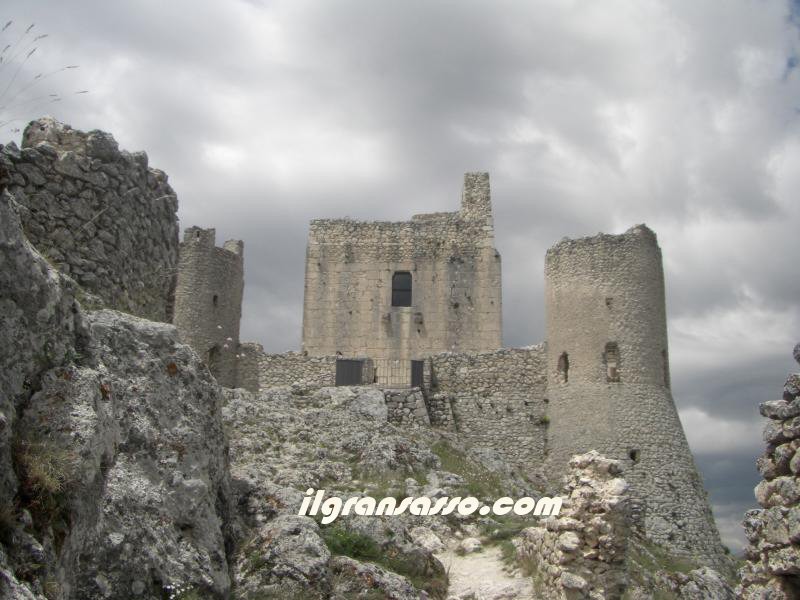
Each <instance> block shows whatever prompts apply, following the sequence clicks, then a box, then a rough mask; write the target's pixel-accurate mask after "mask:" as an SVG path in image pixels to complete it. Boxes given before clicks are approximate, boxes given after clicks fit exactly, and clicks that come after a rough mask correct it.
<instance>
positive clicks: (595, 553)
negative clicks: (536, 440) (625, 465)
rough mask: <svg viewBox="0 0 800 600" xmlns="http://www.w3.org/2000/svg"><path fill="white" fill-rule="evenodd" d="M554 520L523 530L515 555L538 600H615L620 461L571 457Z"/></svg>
mask: <svg viewBox="0 0 800 600" xmlns="http://www.w3.org/2000/svg"><path fill="white" fill-rule="evenodd" d="M569 467H570V471H569V474H568V475H567V477H566V481H565V483H566V485H565V492H566V499H565V501H564V505H563V507H562V509H561V513H560V514H559V516H557V517H548V518H547V519H545V520H544V521H543V523H541V525H539V526H536V527H530V528H528V529H525V530H523V532H522V535H521V538H520V540H519V541H518V545H517V553H518V556H519V558H520V561H521V562H522V563H523V564H528V565H531V567H532V569H533V570H534V573H533V579H534V588H535V590H536V592H537V594H539V596H537V597H540V598H543V599H551V598H552V599H561V598H575V599H577V598H620V597H621V595H622V592H623V591H624V589H625V586H626V583H627V577H626V552H627V544H628V535H629V533H630V532H629V521H628V514H627V511H628V485H627V483H625V480H624V479H622V478H621V477H620V475H621V474H622V467H621V465H620V463H619V461H616V460H610V459H607V458H605V457H604V456H601V455H600V454H598V453H597V452H594V451H592V452H588V453H586V454H583V455H579V456H575V457H574V458H572V460H570V463H569Z"/></svg>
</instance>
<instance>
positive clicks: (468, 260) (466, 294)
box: [303, 173, 502, 359]
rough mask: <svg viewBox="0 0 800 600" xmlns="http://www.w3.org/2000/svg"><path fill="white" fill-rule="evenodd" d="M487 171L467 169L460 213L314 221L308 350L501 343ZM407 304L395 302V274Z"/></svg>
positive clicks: (387, 352) (352, 353) (398, 350)
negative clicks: (402, 278) (404, 279)
mask: <svg viewBox="0 0 800 600" xmlns="http://www.w3.org/2000/svg"><path fill="white" fill-rule="evenodd" d="M493 244H494V232H493V225H492V216H491V203H490V198H489V179H488V174H486V173H472V174H467V175H466V176H465V179H464V193H463V197H462V210H461V211H460V212H454V213H436V214H431V215H417V216H415V217H413V218H412V220H411V221H406V222H399V223H389V222H358V221H351V220H348V219H338V220H316V221H312V222H311V226H310V231H309V239H308V248H307V254H306V274H305V298H304V305H303V348H304V350H306V351H307V352H308V353H309V354H312V355H331V354H336V352H341V354H342V356H344V357H358V356H368V357H370V358H398V359H420V358H425V357H426V356H430V355H431V354H436V353H439V352H445V351H458V352H464V351H484V350H494V349H497V348H499V347H500V346H501V345H502V343H501V296H500V255H499V254H498V253H497V251H496V250H495V249H494V247H493ZM397 271H408V272H409V273H411V277H412V288H413V289H412V306H410V307H393V306H391V296H392V276H393V275H394V273H395V272H397Z"/></svg>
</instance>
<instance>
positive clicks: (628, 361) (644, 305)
mask: <svg viewBox="0 0 800 600" xmlns="http://www.w3.org/2000/svg"><path fill="white" fill-rule="evenodd" d="M545 307H546V312H547V354H548V358H547V380H548V386H547V388H548V389H547V394H548V399H549V410H548V415H549V417H550V426H549V430H548V447H549V457H548V460H549V463H550V464H549V469H548V472H549V473H551V474H552V475H553V476H554V477H556V478H557V477H558V476H560V475H561V474H562V473H563V472H564V470H565V469H566V466H567V463H568V460H569V457H570V456H572V455H573V454H576V453H582V452H587V451H589V450H597V451H598V452H600V453H602V454H605V455H606V456H608V457H609V458H613V459H617V460H621V461H623V464H624V466H625V478H626V479H627V480H628V482H629V483H630V484H631V487H632V497H633V498H634V500H638V501H639V502H640V503H641V508H642V509H643V515H642V516H641V517H642V520H643V523H642V524H643V525H644V530H645V533H646V534H647V536H648V537H649V538H650V539H652V540H654V541H656V542H658V543H660V544H663V545H664V546H666V547H667V548H670V549H671V550H672V551H673V552H674V553H675V554H676V555H683V556H687V557H689V556H697V557H700V558H703V559H705V560H708V561H709V562H711V563H712V564H715V563H718V562H719V560H720V557H721V556H722V547H721V543H720V540H719V534H718V532H717V530H716V527H715V526H714V521H713V517H712V515H711V511H710V508H709V506H708V501H707V498H706V494H705V491H704V489H703V485H702V482H701V480H700V478H699V475H698V473H697V469H696V467H695V464H694V460H693V459H692V454H691V452H690V450H689V445H688V443H687V441H686V436H685V434H684V432H683V428H682V426H681V423H680V420H679V418H678V413H677V411H676V409H675V404H674V402H673V400H672V395H671V393H670V376H669V353H668V348H667V323H666V308H665V302H664V273H663V269H662V263H661V250H660V248H659V246H658V242H657V240H656V236H655V234H654V233H653V232H652V231H651V230H650V229H648V228H647V227H646V226H644V225H638V226H635V227H633V228H631V229H629V230H628V231H626V232H625V233H624V234H622V235H604V234H600V235H597V236H594V237H587V238H581V239H576V240H568V239H565V240H563V241H561V242H560V243H558V244H556V245H555V246H553V247H552V248H551V249H550V250H548V252H547V256H546V260H545Z"/></svg>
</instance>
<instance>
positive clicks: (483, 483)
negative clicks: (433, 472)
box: [431, 440, 505, 499]
mask: <svg viewBox="0 0 800 600" xmlns="http://www.w3.org/2000/svg"><path fill="white" fill-rule="evenodd" d="M431 450H433V452H434V454H436V456H438V457H439V460H440V461H441V463H442V469H443V470H445V471H449V472H450V473H455V474H456V475H460V476H461V477H462V478H463V479H464V482H465V483H464V486H463V489H462V490H461V491H462V492H464V493H466V494H467V495H469V496H475V497H476V498H480V499H487V498H496V497H498V496H504V495H505V494H504V491H503V489H504V486H503V482H502V480H501V479H500V478H499V477H498V476H497V475H495V474H494V473H492V472H491V471H489V470H488V469H487V468H486V467H484V466H483V465H481V464H480V463H477V462H476V461H473V460H469V459H468V458H467V456H466V454H465V453H464V452H462V451H461V450H459V449H457V448H454V447H453V446H452V445H450V444H449V443H448V442H447V441H445V440H441V441H439V442H436V443H435V444H434V445H433V447H432V448H431Z"/></svg>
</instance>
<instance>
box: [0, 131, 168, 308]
mask: <svg viewBox="0 0 800 600" xmlns="http://www.w3.org/2000/svg"><path fill="white" fill-rule="evenodd" d="M0 164H2V166H4V167H5V168H6V170H7V171H8V172H9V178H10V179H9V185H8V190H9V192H11V194H12V195H13V196H14V199H15V200H16V202H17V203H18V205H19V207H20V210H19V212H20V218H21V220H22V225H23V227H24V230H25V234H26V236H27V238H28V239H29V240H30V241H31V243H32V244H33V245H34V246H35V247H36V249H37V250H38V251H39V252H40V253H41V254H42V255H43V256H45V258H47V259H48V260H49V261H50V262H51V263H52V264H53V265H55V266H56V267H57V268H58V270H59V271H61V272H62V273H65V274H67V275H69V276H70V277H71V278H72V279H74V280H75V281H76V282H77V283H78V284H80V286H81V287H82V288H83V289H84V290H86V291H88V292H89V293H90V294H92V295H94V296H96V297H97V298H99V299H100V300H101V301H102V302H103V303H104V304H105V305H107V306H108V307H110V308H114V309H116V310H120V311H123V312H128V313H131V314H134V315H138V316H141V317H145V318H148V319H153V320H156V321H169V320H170V318H171V304H172V302H171V296H172V291H173V289H174V275H175V267H176V265H177V261H178V226H177V216H176V212H177V209H178V200H177V197H176V196H175V192H174V191H173V190H172V188H171V187H170V186H169V184H168V183H167V176H166V175H165V174H164V173H163V172H162V171H159V170H157V169H152V168H149V167H148V163H147V155H146V154H145V153H144V152H134V153H128V152H125V151H123V150H120V149H119V147H118V145H117V142H116V141H115V140H114V138H113V137H112V136H111V135H110V134H108V133H104V132H102V131H90V132H88V133H84V132H82V131H78V130H74V129H72V128H71V127H69V126H68V125H64V124H62V123H59V122H57V121H55V120H53V119H50V118H43V119H39V120H37V121H33V122H31V123H30V124H29V125H28V127H27V128H26V129H25V132H24V133H23V137H22V149H21V150H19V149H17V147H16V146H15V145H14V144H9V145H7V146H5V147H3V148H2V151H0ZM84 298H85V297H84Z"/></svg>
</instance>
